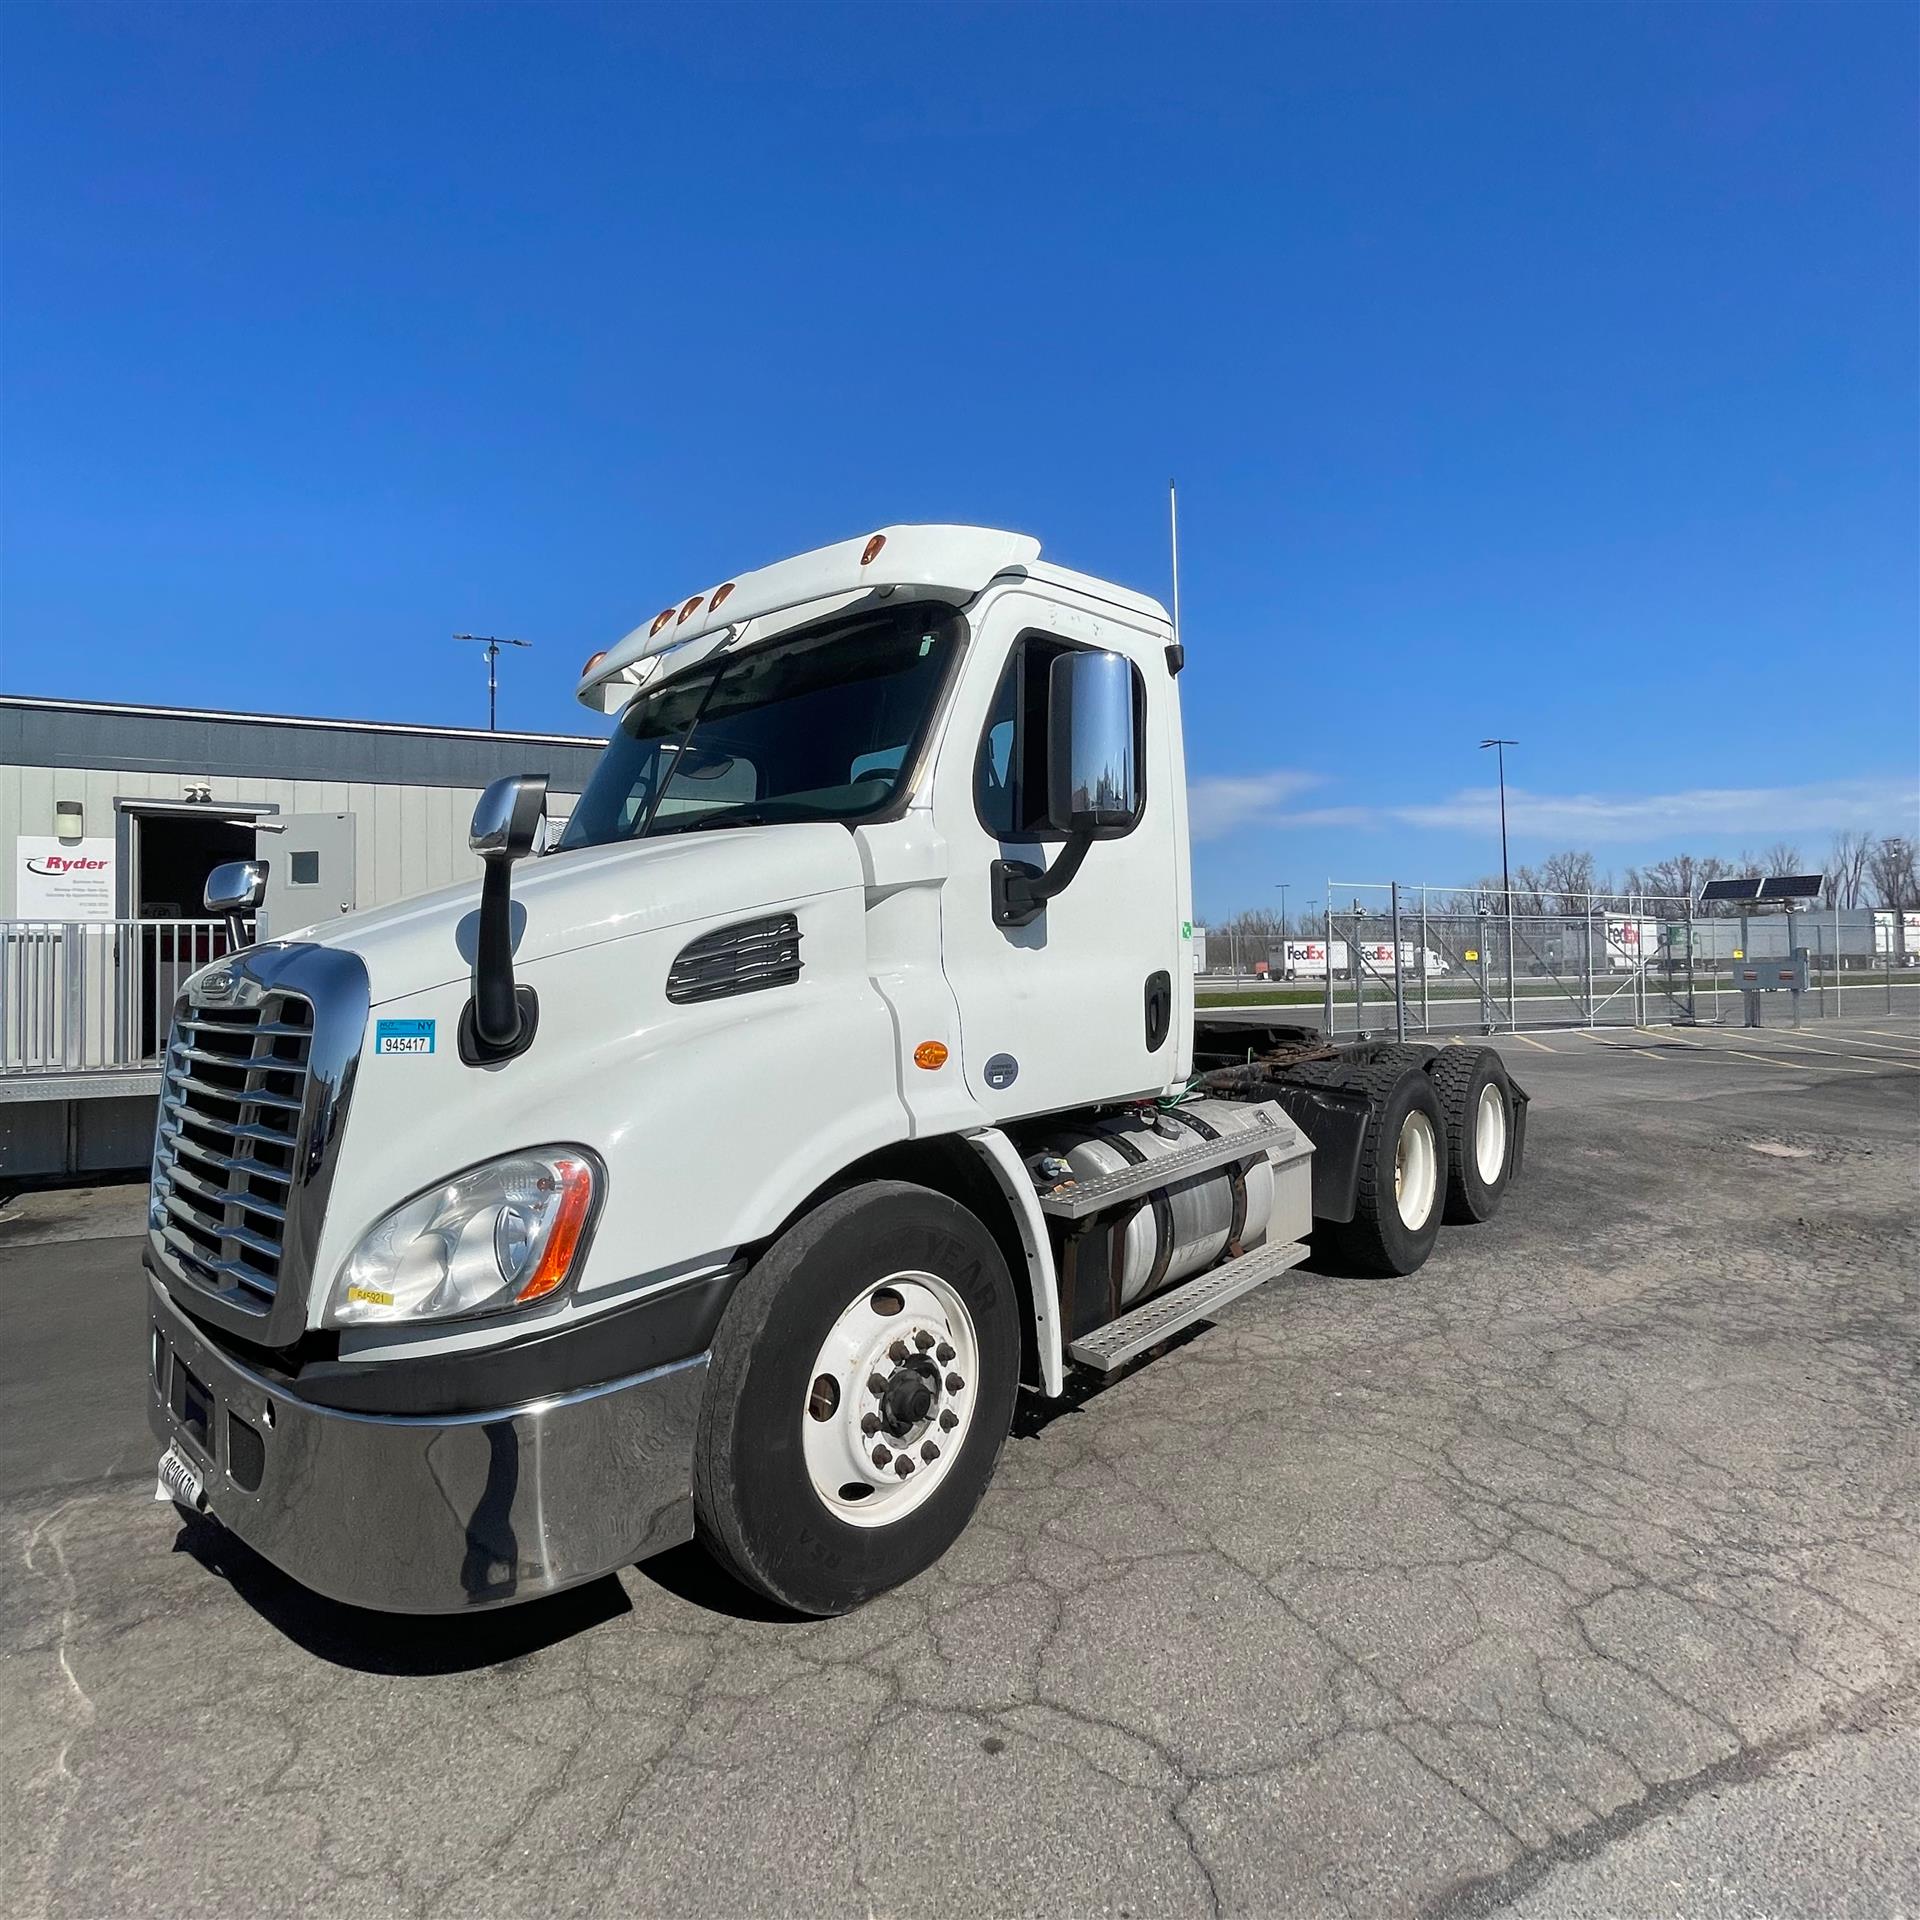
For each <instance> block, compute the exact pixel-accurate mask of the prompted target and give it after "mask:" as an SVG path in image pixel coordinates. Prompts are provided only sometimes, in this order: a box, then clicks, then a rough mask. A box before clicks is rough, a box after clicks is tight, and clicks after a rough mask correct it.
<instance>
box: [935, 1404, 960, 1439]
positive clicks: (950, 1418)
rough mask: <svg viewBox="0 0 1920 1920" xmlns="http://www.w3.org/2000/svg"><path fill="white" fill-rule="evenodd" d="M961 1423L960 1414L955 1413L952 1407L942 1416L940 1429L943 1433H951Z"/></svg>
mask: <svg viewBox="0 0 1920 1920" xmlns="http://www.w3.org/2000/svg"><path fill="white" fill-rule="evenodd" d="M959 1424H960V1416H959V1415H958V1414H957V1413H955V1412H954V1410H953V1409H952V1408H951V1407H949V1408H948V1409H947V1410H946V1412H945V1413H943V1414H942V1415H941V1416H940V1431H941V1432H942V1433H951V1432H952V1431H953V1430H954V1428H955V1427H957V1426H958V1425H959Z"/></svg>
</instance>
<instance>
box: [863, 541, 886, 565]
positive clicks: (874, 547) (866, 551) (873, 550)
mask: <svg viewBox="0 0 1920 1920" xmlns="http://www.w3.org/2000/svg"><path fill="white" fill-rule="evenodd" d="M886 544H887V536H886V535H885V534H884V533H876V534H875V535H874V536H873V538H872V539H871V540H869V541H868V542H867V544H866V545H865V546H864V547H862V548H861V549H860V564H861V565H862V566H863V567H870V566H872V565H873V563H874V562H875V561H876V560H878V559H879V558H880V549H881V548H882V547H884V546H885V545H886Z"/></svg>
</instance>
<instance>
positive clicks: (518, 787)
mask: <svg viewBox="0 0 1920 1920" xmlns="http://www.w3.org/2000/svg"><path fill="white" fill-rule="evenodd" d="M546 811H547V776H546V775H545V774H544V773H508V774H503V775H502V776H501V777H500V778H499V779H498V780H495V781H493V782H492V783H491V784H490V785H489V786H488V787H487V790H486V791H485V792H484V793H483V794H481V796H480V798H479V799H478V800H476V801H475V802H474V807H473V824H472V825H471V826H470V827H469V828H468V829H467V845H468V846H470V847H471V848H472V849H473V850H474V852H475V853H477V854H478V855H479V856H480V858H481V859H482V860H486V861H489V862H491V861H494V860H497V859H505V860H509V861H511V860H518V859H520V858H522V857H523V856H524V855H526V854H529V853H531V852H532V851H533V848H534V842H535V841H536V839H537V838H538V837H539V833H540V822H541V820H542V819H543V818H544V817H545V815H546Z"/></svg>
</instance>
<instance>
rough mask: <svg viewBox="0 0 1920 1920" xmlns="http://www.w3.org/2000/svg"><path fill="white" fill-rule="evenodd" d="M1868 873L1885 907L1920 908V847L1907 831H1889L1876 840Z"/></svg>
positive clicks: (1876, 897) (1869, 856)
mask: <svg viewBox="0 0 1920 1920" xmlns="http://www.w3.org/2000/svg"><path fill="white" fill-rule="evenodd" d="M1867 876H1868V878H1869V879H1871V880H1872V882H1873V894H1874V898H1875V899H1876V900H1878V901H1879V902H1880V904H1881V905H1882V906H1883V907H1920V847H1916V846H1915V844H1914V843H1913V841H1911V840H1909V839H1908V838H1907V836H1906V835H1905V834H1903V833H1890V834H1888V835H1887V836H1886V838H1885V839H1883V840H1879V841H1876V842H1875V843H1874V846H1873V850H1872V851H1871V852H1870V853H1869V854H1868V855H1867Z"/></svg>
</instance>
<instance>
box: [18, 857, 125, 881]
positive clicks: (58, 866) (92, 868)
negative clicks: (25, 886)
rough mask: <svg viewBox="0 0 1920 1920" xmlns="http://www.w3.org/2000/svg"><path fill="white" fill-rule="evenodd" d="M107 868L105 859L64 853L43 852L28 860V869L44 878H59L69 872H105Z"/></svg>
mask: <svg viewBox="0 0 1920 1920" xmlns="http://www.w3.org/2000/svg"><path fill="white" fill-rule="evenodd" d="M106 870H107V863H106V861H104V860H86V859H73V858H71V857H70V856H69V855H67V854H64V853H48V854H42V855H40V856H39V857H38V858H37V859H31V860H29V861H28V862H27V871H28V872H29V873H37V874H38V875H39V876H40V877H41V878H42V879H43V880H57V879H60V878H61V877H62V876H64V875H66V874H69V873H105V872H106Z"/></svg>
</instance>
